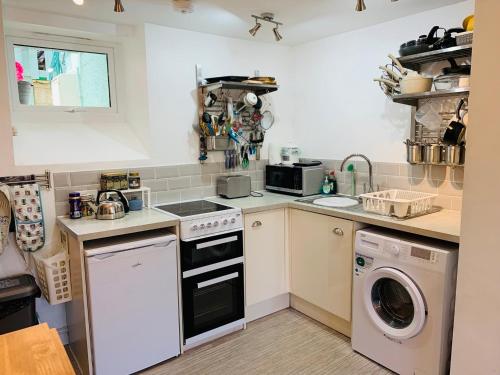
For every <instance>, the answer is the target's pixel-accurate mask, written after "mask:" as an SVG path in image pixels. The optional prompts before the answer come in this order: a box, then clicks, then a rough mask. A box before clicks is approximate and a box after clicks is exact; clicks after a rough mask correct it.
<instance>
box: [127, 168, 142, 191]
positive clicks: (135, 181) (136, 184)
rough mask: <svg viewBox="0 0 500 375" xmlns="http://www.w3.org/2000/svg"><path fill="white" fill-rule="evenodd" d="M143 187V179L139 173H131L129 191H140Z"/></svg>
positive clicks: (129, 175)
mask: <svg viewBox="0 0 500 375" xmlns="http://www.w3.org/2000/svg"><path fill="white" fill-rule="evenodd" d="M140 187H141V177H140V176H139V172H130V173H129V174H128V188H129V189H140Z"/></svg>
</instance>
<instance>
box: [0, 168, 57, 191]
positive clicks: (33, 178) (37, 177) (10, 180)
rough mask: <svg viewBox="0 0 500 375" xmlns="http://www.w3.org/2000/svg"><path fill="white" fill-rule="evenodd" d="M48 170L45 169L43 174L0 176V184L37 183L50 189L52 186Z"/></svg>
mask: <svg viewBox="0 0 500 375" xmlns="http://www.w3.org/2000/svg"><path fill="white" fill-rule="evenodd" d="M50 174H51V173H50V171H45V173H43V174H30V175H25V176H5V177H0V184H5V185H22V184H34V183H37V184H39V185H40V186H41V187H43V188H45V189H47V190H50V189H51V188H52V185H51V182H50Z"/></svg>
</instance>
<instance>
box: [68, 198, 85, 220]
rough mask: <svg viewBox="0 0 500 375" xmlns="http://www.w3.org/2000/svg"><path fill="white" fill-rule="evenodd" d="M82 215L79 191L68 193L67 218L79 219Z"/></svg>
mask: <svg viewBox="0 0 500 375" xmlns="http://www.w3.org/2000/svg"><path fill="white" fill-rule="evenodd" d="M81 217H82V201H81V198H80V193H77V192H73V193H69V218H70V219H80V218H81Z"/></svg>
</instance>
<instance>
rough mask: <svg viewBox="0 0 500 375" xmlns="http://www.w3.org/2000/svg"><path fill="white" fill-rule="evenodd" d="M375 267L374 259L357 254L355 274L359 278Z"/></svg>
mask: <svg viewBox="0 0 500 375" xmlns="http://www.w3.org/2000/svg"><path fill="white" fill-rule="evenodd" d="M372 266H373V258H372V257H369V256H366V255H362V254H359V253H356V257H355V258H354V274H355V275H357V276H359V274H360V273H364V272H365V271H367V270H369V269H370V268H371V267H372Z"/></svg>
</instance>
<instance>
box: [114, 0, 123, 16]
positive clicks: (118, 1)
mask: <svg viewBox="0 0 500 375" xmlns="http://www.w3.org/2000/svg"><path fill="white" fill-rule="evenodd" d="M114 9H115V12H116V13H123V12H125V8H124V7H123V4H122V0H115V8H114Z"/></svg>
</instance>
